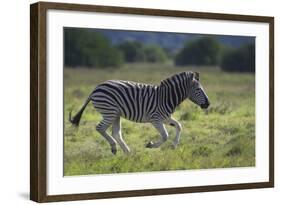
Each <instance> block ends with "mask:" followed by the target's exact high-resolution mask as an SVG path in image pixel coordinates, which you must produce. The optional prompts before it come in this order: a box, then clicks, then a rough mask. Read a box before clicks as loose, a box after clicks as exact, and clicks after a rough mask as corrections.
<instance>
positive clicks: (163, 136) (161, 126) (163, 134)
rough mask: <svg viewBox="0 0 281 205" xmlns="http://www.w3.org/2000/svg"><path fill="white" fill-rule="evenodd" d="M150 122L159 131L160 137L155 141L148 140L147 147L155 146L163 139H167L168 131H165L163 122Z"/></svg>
mask: <svg viewBox="0 0 281 205" xmlns="http://www.w3.org/2000/svg"><path fill="white" fill-rule="evenodd" d="M152 124H153V126H154V127H155V128H156V129H157V130H158V132H159V133H160V138H159V139H158V140H157V142H155V143H154V142H152V141H150V142H149V143H148V144H147V145H146V147H147V148H157V147H159V146H160V145H161V144H163V143H164V142H165V141H167V139H168V132H167V130H166V128H165V126H164V124H163V122H154V123H152Z"/></svg>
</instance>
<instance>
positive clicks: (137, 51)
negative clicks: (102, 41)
mask: <svg viewBox="0 0 281 205" xmlns="http://www.w3.org/2000/svg"><path fill="white" fill-rule="evenodd" d="M118 48H119V49H120V50H121V51H122V53H123V55H124V58H125V61H126V62H129V63H133V62H141V61H144V60H145V55H144V51H143V45H142V44H141V43H140V42H138V41H125V42H122V43H120V44H119V45H118Z"/></svg>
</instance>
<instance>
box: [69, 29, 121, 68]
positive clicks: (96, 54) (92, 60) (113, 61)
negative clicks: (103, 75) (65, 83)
mask: <svg viewBox="0 0 281 205" xmlns="http://www.w3.org/2000/svg"><path fill="white" fill-rule="evenodd" d="M64 63H65V65H66V66H71V67H77V66H84V67H109V66H113V67H116V66H119V65H121V64H122V63H123V56H122V53H121V52H120V51H119V50H118V49H117V48H114V47H113V46H112V44H111V42H110V40H108V39H107V38H106V37H105V36H104V35H102V34H101V33H98V32H94V31H90V30H86V29H77V28H67V29H65V31H64Z"/></svg>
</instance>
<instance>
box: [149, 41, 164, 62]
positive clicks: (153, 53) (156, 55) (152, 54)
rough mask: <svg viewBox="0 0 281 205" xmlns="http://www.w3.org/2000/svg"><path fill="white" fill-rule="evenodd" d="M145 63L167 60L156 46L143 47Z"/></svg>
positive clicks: (161, 50)
mask: <svg viewBox="0 0 281 205" xmlns="http://www.w3.org/2000/svg"><path fill="white" fill-rule="evenodd" d="M144 53H145V61H147V62H150V63H156V62H164V61H165V60H167V55H166V53H165V51H164V50H163V49H162V48H161V47H160V46H157V45H147V46H145V47H144Z"/></svg>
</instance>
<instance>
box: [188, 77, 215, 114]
mask: <svg viewBox="0 0 281 205" xmlns="http://www.w3.org/2000/svg"><path fill="white" fill-rule="evenodd" d="M189 77H190V81H189V82H190V87H189V96H188V98H189V100H191V101H192V102H194V103H195V104H197V105H199V106H200V107H201V108H202V109H207V108H208V107H209V105H210V102H209V98H208V96H207V94H206V93H205V91H204V89H203V87H202V85H201V84H200V82H199V73H198V72H191V73H189Z"/></svg>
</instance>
